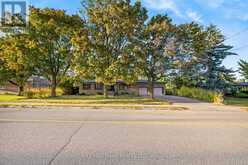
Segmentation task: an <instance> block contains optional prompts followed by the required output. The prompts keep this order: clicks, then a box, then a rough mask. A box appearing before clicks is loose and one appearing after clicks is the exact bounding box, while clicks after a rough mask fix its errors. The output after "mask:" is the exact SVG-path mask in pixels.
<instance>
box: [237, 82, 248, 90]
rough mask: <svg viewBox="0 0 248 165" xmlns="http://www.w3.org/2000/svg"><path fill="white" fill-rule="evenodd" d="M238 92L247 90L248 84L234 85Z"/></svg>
mask: <svg viewBox="0 0 248 165" xmlns="http://www.w3.org/2000/svg"><path fill="white" fill-rule="evenodd" d="M234 86H235V87H236V88H237V90H238V91H240V90H243V89H248V82H241V83H237V84H235V85H234Z"/></svg>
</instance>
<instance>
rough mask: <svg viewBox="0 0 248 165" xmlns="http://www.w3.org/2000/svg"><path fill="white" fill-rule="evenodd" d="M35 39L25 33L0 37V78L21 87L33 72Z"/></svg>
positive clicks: (35, 55) (35, 57)
mask: <svg viewBox="0 0 248 165" xmlns="http://www.w3.org/2000/svg"><path fill="white" fill-rule="evenodd" d="M37 52H38V51H37V47H36V43H35V41H34V40H33V39H32V38H31V37H30V36H29V35H27V34H25V33H15V34H9V35H5V36H4V37H3V38H1V39H0V63H1V66H0V80H1V81H2V82H3V81H7V82H10V83H12V84H14V85H16V86H18V87H19V88H20V89H21V90H20V91H19V95H21V94H22V92H23V87H24V85H25V84H26V82H27V80H28V78H30V76H31V75H32V74H33V73H34V70H35V67H36V66H37V63H36V60H34V59H37V57H38V53H37Z"/></svg>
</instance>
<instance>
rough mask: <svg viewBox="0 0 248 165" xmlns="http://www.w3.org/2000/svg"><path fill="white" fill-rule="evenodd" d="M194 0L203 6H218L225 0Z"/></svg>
mask: <svg viewBox="0 0 248 165" xmlns="http://www.w3.org/2000/svg"><path fill="white" fill-rule="evenodd" d="M195 1H196V2H197V3H199V4H201V5H203V6H208V7H211V8H218V7H220V6H221V5H222V4H223V3H224V1H225V0H195Z"/></svg>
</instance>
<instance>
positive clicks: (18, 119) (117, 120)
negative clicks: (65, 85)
mask: <svg viewBox="0 0 248 165" xmlns="http://www.w3.org/2000/svg"><path fill="white" fill-rule="evenodd" d="M212 108H213V107H212ZM201 109H202V107H201V106H199V111H197V110H195V109H194V110H187V111H131V110H130V111H128V110H86V109H84V110H82V109H79V108H67V109H63V108H53V109H45V110H44V109H41V108H40V109H35V110H30V109H25V110H21V111H20V110H18V109H13V108H12V109H11V108H10V109H6V108H5V109H0V165H50V164H51V165H166V164H168V165H247V164H248V112H242V111H239V110H229V111H224V110H218V109H216V110H212V111H209V108H207V107H204V109H208V110H201Z"/></svg>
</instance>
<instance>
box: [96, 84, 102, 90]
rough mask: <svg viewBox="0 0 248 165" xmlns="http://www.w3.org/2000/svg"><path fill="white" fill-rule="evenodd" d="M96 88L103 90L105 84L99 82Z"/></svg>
mask: <svg viewBox="0 0 248 165" xmlns="http://www.w3.org/2000/svg"><path fill="white" fill-rule="evenodd" d="M95 88H96V90H102V89H103V86H102V84H99V83H97V84H96V85H95Z"/></svg>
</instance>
